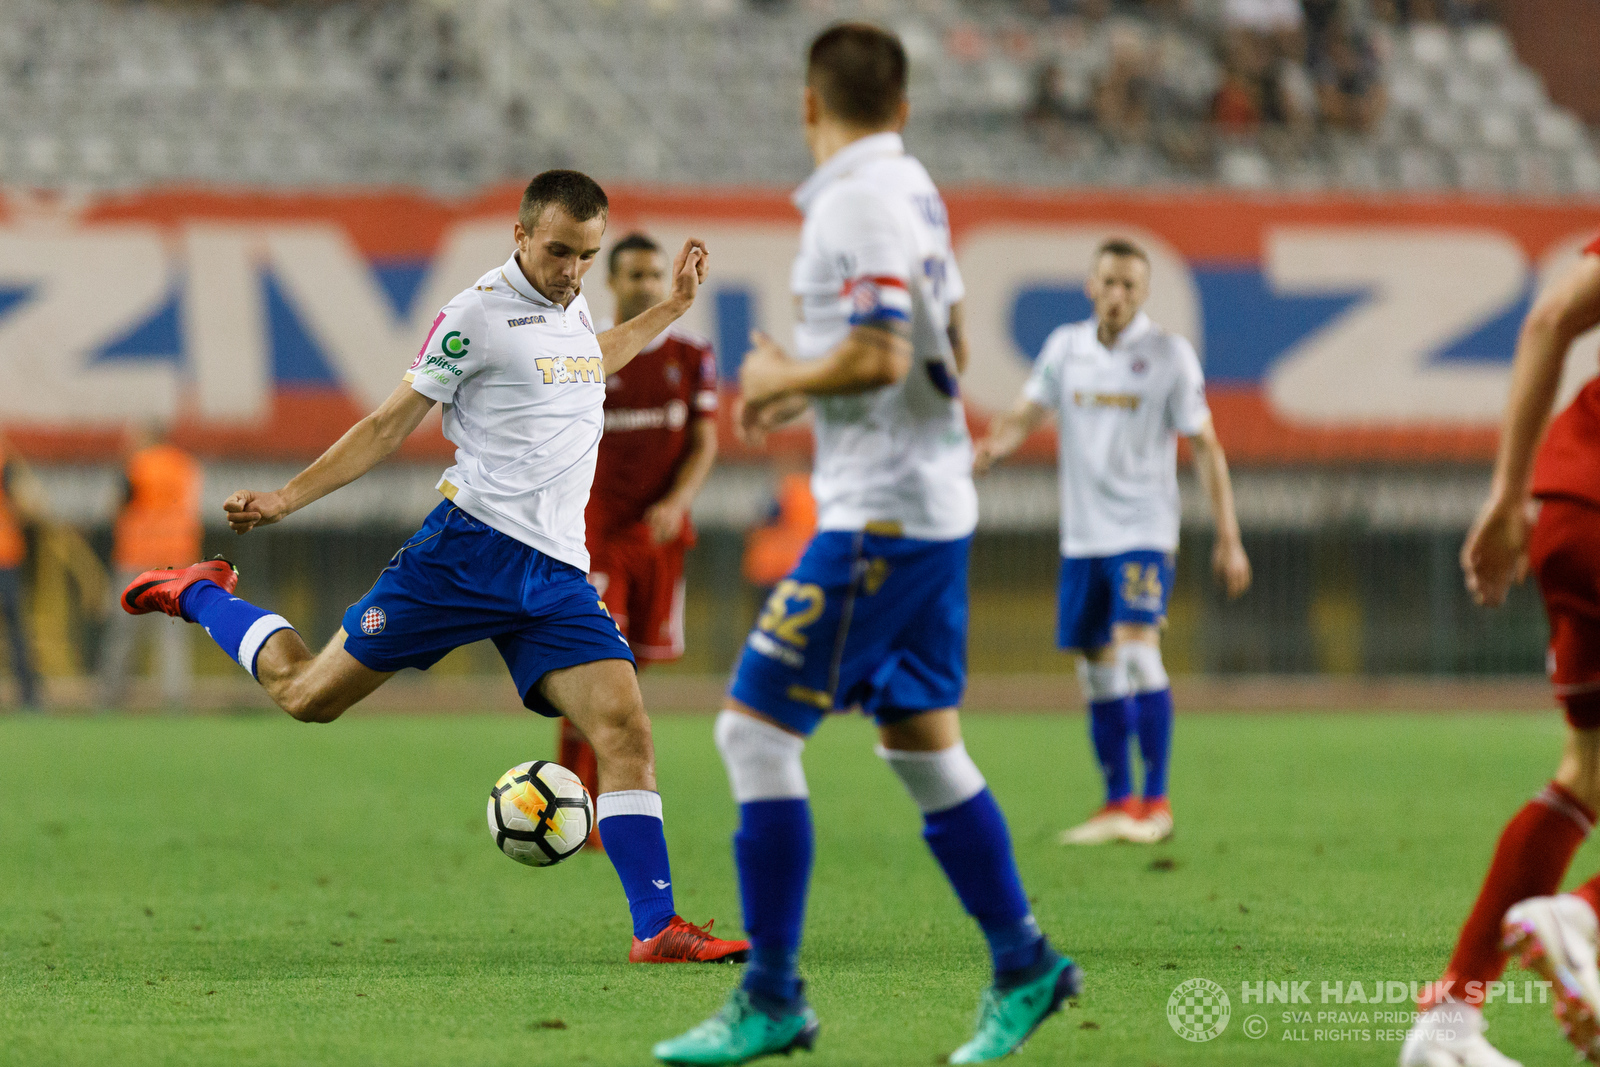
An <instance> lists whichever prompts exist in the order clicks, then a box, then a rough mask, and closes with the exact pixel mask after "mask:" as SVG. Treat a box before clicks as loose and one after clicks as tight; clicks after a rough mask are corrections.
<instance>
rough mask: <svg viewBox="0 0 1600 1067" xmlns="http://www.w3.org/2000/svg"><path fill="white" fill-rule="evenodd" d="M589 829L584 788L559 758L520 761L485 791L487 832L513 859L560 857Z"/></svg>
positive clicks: (541, 862) (547, 861)
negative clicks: (491, 787) (553, 761)
mask: <svg viewBox="0 0 1600 1067" xmlns="http://www.w3.org/2000/svg"><path fill="white" fill-rule="evenodd" d="M593 829H594V801H593V800H592V799H590V797H589V791H588V790H587V789H585V788H584V787H583V783H582V782H580V781H579V780H578V776H577V775H576V774H573V773H572V772H571V771H569V770H567V769H566V768H565V767H563V766H561V764H559V763H551V762H550V761H548V760H542V759H536V760H530V761H529V762H527V763H519V764H517V765H516V766H515V767H513V768H511V769H510V770H509V771H507V772H506V773H505V774H502V775H501V776H500V780H499V781H498V782H496V783H495V784H494V788H493V789H491V790H490V791H489V832H490V833H491V834H493V835H494V843H495V844H496V845H497V846H498V847H499V849H500V851H501V852H504V853H505V854H506V855H508V856H510V857H511V858H512V859H514V860H516V861H517V862H518V863H526V864H527V865H528V866H530V867H548V866H550V865H551V864H552V863H560V862H561V861H562V860H564V859H566V858H567V857H568V856H570V855H572V854H573V853H574V852H577V851H578V850H579V849H581V848H582V847H583V843H584V842H585V841H587V840H588V839H589V832H590V831H591V830H593Z"/></svg>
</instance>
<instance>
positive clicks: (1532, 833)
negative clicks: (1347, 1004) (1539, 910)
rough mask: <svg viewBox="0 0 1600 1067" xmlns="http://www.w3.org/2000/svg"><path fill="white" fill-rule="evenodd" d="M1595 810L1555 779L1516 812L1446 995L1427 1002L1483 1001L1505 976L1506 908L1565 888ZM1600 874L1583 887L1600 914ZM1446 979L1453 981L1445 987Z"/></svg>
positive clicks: (1448, 974)
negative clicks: (1503, 938) (1486, 992)
mask: <svg viewBox="0 0 1600 1067" xmlns="http://www.w3.org/2000/svg"><path fill="white" fill-rule="evenodd" d="M1594 820H1595V813H1594V812H1592V811H1590V810H1589V808H1588V806H1587V805H1585V804H1584V803H1583V801H1581V800H1579V799H1578V798H1577V797H1575V796H1573V795H1572V794H1571V793H1569V792H1568V791H1567V790H1566V789H1564V788H1562V787H1561V786H1559V785H1557V784H1556V783H1554V782H1551V783H1550V784H1549V785H1547V786H1545V787H1544V789H1543V790H1541V791H1540V793H1539V795H1538V796H1536V797H1534V798H1533V799H1532V800H1530V801H1529V802H1528V803H1527V804H1526V805H1524V806H1523V808H1522V810H1521V811H1519V812H1517V814H1516V817H1515V818H1513V819H1512V820H1511V821H1510V822H1509V823H1507V824H1506V828H1505V829H1504V830H1503V831H1501V834H1500V841H1499V843H1498V844H1496V845H1495V849H1494V859H1493V860H1492V861H1491V862H1490V864H1489V874H1488V875H1487V876H1486V877H1485V878H1484V880H1483V888H1482V889H1481V890H1479V892H1478V900H1477V903H1475V904H1473V906H1472V914H1471V915H1468V916H1467V922H1466V925H1464V926H1463V927H1462V928H1461V937H1460V939H1459V940H1458V941H1457V942H1456V950H1455V953H1454V954H1453V955H1451V957H1450V964H1449V966H1448V967H1446V968H1445V972H1444V976H1443V977H1442V978H1441V979H1440V980H1439V981H1440V985H1441V986H1442V988H1441V989H1438V990H1437V991H1430V992H1437V993H1440V994H1442V996H1433V995H1428V994H1425V995H1424V997H1423V998H1422V1006H1423V1007H1424V1008H1426V1007H1428V1006H1429V1005H1430V1004H1431V1002H1432V1001H1433V1000H1436V999H1451V1000H1465V1001H1468V1002H1469V1003H1479V1002H1481V1001H1482V999H1483V995H1484V991H1483V988H1482V986H1481V985H1474V986H1471V987H1470V988H1469V983H1487V982H1492V981H1494V980H1495V979H1497V978H1499V977H1500V973H1501V972H1502V971H1503V970H1505V965H1506V957H1505V953H1504V952H1502V951H1501V949H1500V922H1501V920H1502V919H1504V918H1505V914H1506V911H1507V909H1509V908H1510V907H1511V905H1513V904H1515V903H1517V902H1518V901H1520V900H1526V899H1528V898H1529V897H1542V896H1549V895H1550V894H1552V893H1554V892H1556V890H1558V889H1559V888H1560V887H1561V879H1562V877H1563V876H1564V875H1565V874H1566V873H1567V866H1568V865H1569V864H1570V863H1571V862H1572V857H1573V854H1574V853H1576V852H1577V851H1578V846H1579V845H1581V844H1583V839H1584V838H1585V837H1588V836H1589V830H1590V829H1591V828H1592V827H1593V826H1594ZM1596 883H1600V878H1596V879H1595V880H1594V882H1591V883H1590V884H1589V885H1586V886H1584V887H1583V890H1580V893H1581V892H1583V891H1584V890H1587V891H1588V893H1586V894H1585V898H1586V899H1588V900H1589V902H1590V903H1591V904H1594V905H1596V911H1597V912H1600V903H1597V902H1600V885H1596ZM1444 983H1454V984H1453V985H1444Z"/></svg>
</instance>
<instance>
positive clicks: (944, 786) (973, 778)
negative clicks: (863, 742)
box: [874, 741, 988, 815]
mask: <svg viewBox="0 0 1600 1067" xmlns="http://www.w3.org/2000/svg"><path fill="white" fill-rule="evenodd" d="M874 751H875V752H877V753H878V756H879V757H880V758H881V759H883V760H884V761H885V762H887V763H888V764H889V767H890V769H892V770H893V771H894V773H895V774H896V775H898V776H899V778H900V781H901V783H902V784H903V785H904V786H905V787H906V792H908V793H910V794H911V799H912V800H913V801H915V802H916V805H917V808H918V810H920V811H921V812H922V814H924V815H931V814H933V813H934V812H936V811H948V810H949V809H950V808H953V807H956V806H957V805H959V804H965V803H966V802H967V801H969V800H971V799H972V798H973V797H975V796H977V795H978V794H979V793H981V792H983V790H984V787H985V786H986V785H987V784H988V783H987V782H985V781H984V778H983V772H982V771H980V770H978V765H977V764H976V763H974V762H972V757H971V756H969V755H967V746H966V745H965V744H964V743H963V742H960V741H957V742H956V743H955V744H954V745H951V746H950V747H949V748H946V749H942V750H940V751H938V752H904V751H901V750H899V749H891V748H884V747H883V746H882V745H878V746H877V747H876V748H875V749H874Z"/></svg>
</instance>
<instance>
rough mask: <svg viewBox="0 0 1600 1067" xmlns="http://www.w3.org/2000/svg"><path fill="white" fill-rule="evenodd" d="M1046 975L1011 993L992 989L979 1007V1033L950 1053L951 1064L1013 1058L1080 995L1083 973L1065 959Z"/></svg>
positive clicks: (1058, 958)
mask: <svg viewBox="0 0 1600 1067" xmlns="http://www.w3.org/2000/svg"><path fill="white" fill-rule="evenodd" d="M1045 951H1047V952H1049V953H1050V955H1051V956H1052V957H1054V962H1052V963H1050V964H1049V965H1048V966H1047V967H1046V969H1045V972H1044V973H1043V974H1041V975H1040V976H1039V977H1037V978H1035V979H1033V980H1032V981H1028V982H1023V983H1022V984H1021V985H1018V986H1013V987H1012V988H1010V989H1007V990H1001V989H1000V988H998V987H997V986H990V987H989V988H988V989H985V990H984V991H983V1000H981V1001H980V1002H979V1003H978V1032H977V1033H976V1034H973V1035H972V1040H971V1041H968V1042H967V1043H966V1044H965V1045H962V1046H961V1047H960V1048H958V1049H956V1050H955V1051H954V1052H952V1053H950V1062H951V1063H987V1062H989V1061H990V1060H997V1059H999V1058H1000V1057H1001V1056H1009V1055H1010V1054H1011V1053H1013V1052H1015V1051H1017V1049H1019V1048H1021V1047H1022V1043H1023V1042H1024V1041H1026V1040H1028V1037H1029V1036H1030V1035H1031V1034H1032V1033H1033V1032H1034V1031H1035V1030H1037V1029H1038V1028H1039V1024H1040V1023H1042V1022H1044V1021H1045V1020H1046V1019H1048V1018H1049V1017H1050V1016H1051V1015H1054V1014H1055V1013H1056V1011H1058V1010H1059V1009H1060V1007H1061V1002H1062V1001H1063V1000H1066V999H1067V998H1068V997H1075V996H1077V995H1078V990H1079V989H1080V988H1082V986H1083V972H1081V971H1080V970H1078V965H1077V964H1076V963H1073V962H1072V961H1071V960H1069V959H1067V958H1066V957H1065V956H1059V955H1056V953H1055V952H1054V950H1051V949H1049V948H1046V950H1045Z"/></svg>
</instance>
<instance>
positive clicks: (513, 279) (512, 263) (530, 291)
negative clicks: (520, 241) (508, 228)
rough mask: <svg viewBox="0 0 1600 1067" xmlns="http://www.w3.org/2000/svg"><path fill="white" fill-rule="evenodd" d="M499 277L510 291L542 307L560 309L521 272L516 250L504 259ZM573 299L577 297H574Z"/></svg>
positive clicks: (559, 306) (581, 290) (580, 291)
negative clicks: (504, 281)
mask: <svg viewBox="0 0 1600 1067" xmlns="http://www.w3.org/2000/svg"><path fill="white" fill-rule="evenodd" d="M500 277H502V278H504V279H505V280H506V284H507V285H509V286H511V289H512V291H513V292H515V293H516V294H517V295H518V296H520V297H525V298H526V299H528V300H532V301H533V302H534V303H535V304H539V305H541V306H543V307H547V308H555V309H556V310H557V311H560V310H562V308H561V305H560V304H558V303H556V302H555V301H554V300H551V299H549V298H548V297H546V296H545V295H544V294H543V293H541V292H539V290H537V289H535V288H534V287H533V285H532V284H531V283H530V282H529V281H528V276H527V275H526V274H524V273H522V265H521V264H520V263H518V262H517V254H516V252H512V253H511V258H510V259H508V260H506V263H505V266H503V267H501V268H500ZM578 292H579V293H582V292H583V289H582V288H581V287H580V288H579V290H578ZM573 299H577V298H576V297H574V298H573Z"/></svg>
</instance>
